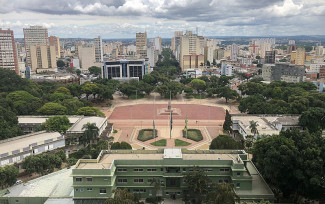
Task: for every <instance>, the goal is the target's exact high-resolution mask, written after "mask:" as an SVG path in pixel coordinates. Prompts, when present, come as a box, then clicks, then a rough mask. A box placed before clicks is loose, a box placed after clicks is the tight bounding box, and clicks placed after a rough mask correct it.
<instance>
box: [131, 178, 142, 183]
mask: <svg viewBox="0 0 325 204" xmlns="http://www.w3.org/2000/svg"><path fill="white" fill-rule="evenodd" d="M133 182H134V183H143V179H134V180H133Z"/></svg>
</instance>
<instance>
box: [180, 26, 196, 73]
mask: <svg viewBox="0 0 325 204" xmlns="http://www.w3.org/2000/svg"><path fill="white" fill-rule="evenodd" d="M199 53H200V40H199V38H198V36H197V35H196V34H193V33H192V32H191V31H186V33H185V34H184V35H183V36H181V41H180V66H181V68H182V70H184V69H185V68H184V64H183V62H184V60H183V58H184V56H185V55H193V54H194V55H198V54H199ZM195 68H198V67H195Z"/></svg>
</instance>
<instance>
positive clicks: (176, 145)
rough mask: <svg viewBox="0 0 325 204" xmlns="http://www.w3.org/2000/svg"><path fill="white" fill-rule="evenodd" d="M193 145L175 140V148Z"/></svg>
mask: <svg viewBox="0 0 325 204" xmlns="http://www.w3.org/2000/svg"><path fill="white" fill-rule="evenodd" d="M190 144H191V143H189V142H185V141H183V140H179V139H175V147H182V146H188V145H190Z"/></svg>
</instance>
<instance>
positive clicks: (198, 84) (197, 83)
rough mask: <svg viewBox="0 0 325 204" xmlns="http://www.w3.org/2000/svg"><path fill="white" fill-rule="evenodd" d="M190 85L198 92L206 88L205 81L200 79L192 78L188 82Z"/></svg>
mask: <svg viewBox="0 0 325 204" xmlns="http://www.w3.org/2000/svg"><path fill="white" fill-rule="evenodd" d="M190 86H191V87H192V88H193V89H195V90H196V91H197V92H198V93H200V92H201V91H205V89H206V82H205V81H203V80H201V79H193V80H192V81H191V82H190Z"/></svg>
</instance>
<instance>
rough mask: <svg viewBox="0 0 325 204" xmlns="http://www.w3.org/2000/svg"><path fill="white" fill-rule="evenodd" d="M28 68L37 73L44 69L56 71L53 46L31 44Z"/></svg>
mask: <svg viewBox="0 0 325 204" xmlns="http://www.w3.org/2000/svg"><path fill="white" fill-rule="evenodd" d="M29 52H30V68H31V70H32V71H36V72H37V73H40V72H44V71H56V68H57V65H56V50H55V46H47V45H31V46H29Z"/></svg>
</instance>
